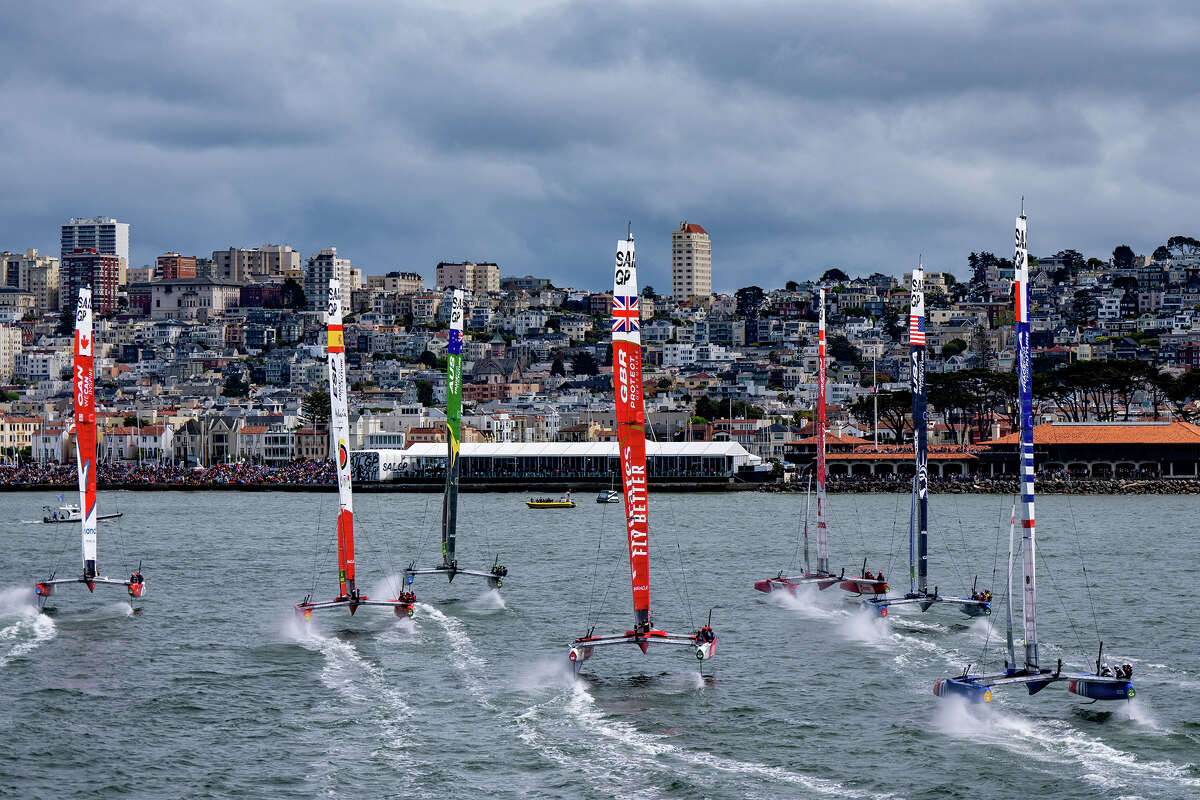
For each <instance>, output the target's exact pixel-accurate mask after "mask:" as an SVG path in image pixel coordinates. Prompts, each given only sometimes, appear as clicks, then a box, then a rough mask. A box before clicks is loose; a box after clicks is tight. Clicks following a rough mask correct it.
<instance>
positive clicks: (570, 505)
mask: <svg viewBox="0 0 1200 800" xmlns="http://www.w3.org/2000/svg"><path fill="white" fill-rule="evenodd" d="M525 505H527V506H529V507H530V508H574V507H575V503H573V502H569V503H560V502H553V503H539V502H537V501H535V500H526V501H525Z"/></svg>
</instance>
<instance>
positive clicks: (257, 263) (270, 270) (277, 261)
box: [212, 244, 300, 283]
mask: <svg viewBox="0 0 1200 800" xmlns="http://www.w3.org/2000/svg"><path fill="white" fill-rule="evenodd" d="M212 262H213V266H212V277H213V278H215V279H217V280H222V281H250V282H259V283H276V282H278V283H282V282H283V279H284V278H285V277H286V275H287V273H289V272H299V271H300V254H299V253H297V252H296V251H295V250H293V249H292V248H291V246H290V245H286V244H264V245H262V246H260V247H255V248H252V249H250V250H242V249H240V248H237V247H231V248H229V249H228V250H214V251H213V254H212Z"/></svg>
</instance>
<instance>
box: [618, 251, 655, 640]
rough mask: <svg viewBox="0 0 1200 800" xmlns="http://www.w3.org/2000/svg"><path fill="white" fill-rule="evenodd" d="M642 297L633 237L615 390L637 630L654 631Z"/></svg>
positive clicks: (624, 264) (622, 287)
mask: <svg viewBox="0 0 1200 800" xmlns="http://www.w3.org/2000/svg"><path fill="white" fill-rule="evenodd" d="M638 299H639V298H638V288H637V265H636V262H635V258H634V247H633V239H632V238H630V239H628V240H623V241H620V242H618V243H617V263H616V271H615V273H614V278H613V319H612V347H613V388H614V390H615V393H616V400H617V443H618V447H619V448H620V456H621V484H622V487H623V488H624V490H625V521H626V530H627V532H628V534H629V573H630V578H631V579H632V583H633V611H634V629H635V630H636V631H638V632H639V633H644V632H646V631H649V630H650V542H649V539H650V528H649V524H648V521H647V514H646V428H645V410H646V409H645V404H644V402H643V399H642V344H641V331H640V320H639V315H640V309H639V303H638Z"/></svg>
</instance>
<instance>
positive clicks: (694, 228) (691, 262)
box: [671, 220, 712, 306]
mask: <svg viewBox="0 0 1200 800" xmlns="http://www.w3.org/2000/svg"><path fill="white" fill-rule="evenodd" d="M671 291H672V294H674V295H675V302H676V303H679V304H680V305H693V306H697V305H704V306H707V305H709V304H710V303H711V302H712V243H711V242H710V241H709V239H708V231H706V230H704V228H702V227H700V226H699V225H697V224H695V223H694V222H688V221H687V220H684V221H683V222H681V223H679V230H677V231H674V232H673V233H672V234H671Z"/></svg>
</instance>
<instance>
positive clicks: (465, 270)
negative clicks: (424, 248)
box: [435, 261, 500, 295]
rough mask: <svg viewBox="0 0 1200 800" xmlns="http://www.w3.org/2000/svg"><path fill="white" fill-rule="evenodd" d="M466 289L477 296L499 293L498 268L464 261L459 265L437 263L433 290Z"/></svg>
mask: <svg viewBox="0 0 1200 800" xmlns="http://www.w3.org/2000/svg"><path fill="white" fill-rule="evenodd" d="M451 287H455V288H458V289H468V290H470V291H471V292H472V293H474V294H477V295H483V294H487V293H488V292H498V291H500V267H498V266H497V265H495V264H492V263H490V262H486V261H485V262H483V263H482V264H476V263H474V262H471V261H464V262H463V263H461V264H451V263H449V262H447V261H439V262H438V265H437V282H436V285H435V288H437V289H448V288H451Z"/></svg>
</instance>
